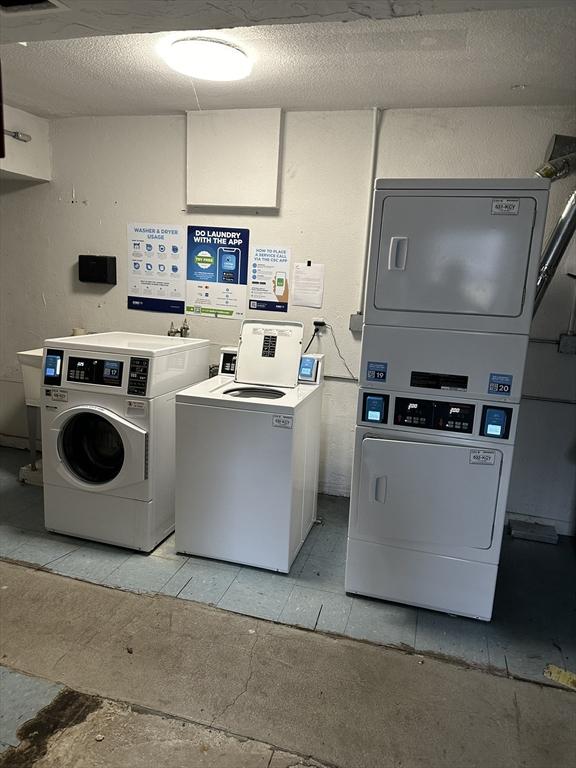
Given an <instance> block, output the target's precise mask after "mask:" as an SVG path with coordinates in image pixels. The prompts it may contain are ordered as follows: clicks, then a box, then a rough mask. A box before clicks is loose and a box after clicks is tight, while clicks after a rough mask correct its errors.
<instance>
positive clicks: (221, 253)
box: [186, 227, 250, 320]
mask: <svg viewBox="0 0 576 768" xmlns="http://www.w3.org/2000/svg"><path fill="white" fill-rule="evenodd" d="M249 236H250V231H249V230H248V229H237V228H234V227H188V249H187V252H188V255H187V259H188V260H187V267H186V312H188V313H189V314H192V315H204V316H209V317H224V318H228V319H233V320H238V319H241V318H243V317H244V315H245V312H246V284H247V280H248V245H249Z"/></svg>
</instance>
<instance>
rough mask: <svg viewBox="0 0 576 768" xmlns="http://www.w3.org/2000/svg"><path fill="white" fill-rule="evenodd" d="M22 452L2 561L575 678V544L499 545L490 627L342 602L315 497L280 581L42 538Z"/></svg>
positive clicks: (170, 552)
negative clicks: (23, 477) (23, 478)
mask: <svg viewBox="0 0 576 768" xmlns="http://www.w3.org/2000/svg"><path fill="white" fill-rule="evenodd" d="M25 462H26V454H25V453H24V452H22V451H16V450H12V449H6V448H0V556H4V557H8V558H10V559H14V560H22V561H25V562H30V563H35V564H38V565H43V566H45V567H47V568H49V569H50V570H52V571H54V572H56V573H60V574H64V575H67V576H73V577H75V578H79V579H83V580H86V581H92V582H96V583H100V584H106V585H110V586H114V587H120V588H123V589H128V590H131V591H134V592H149V593H160V594H165V595H171V596H173V597H179V598H181V599H184V600H196V601H199V602H203V603H210V604H213V605H217V606H218V607H220V608H224V609H226V610H229V611H234V612H237V613H243V614H247V615H250V616H256V617H259V618H263V619H270V620H273V621H279V622H282V623H286V624H293V625H297V626H300V627H305V628H308V629H316V630H319V631H322V632H334V633H339V634H345V635H349V636H350V637H354V638H358V639H362V640H369V641H372V642H375V643H382V644H387V645H388V644H390V645H401V646H404V647H406V648H408V649H415V650H416V651H422V652H424V651H425V652H432V653H436V654H442V655H445V656H449V657H455V658H458V659H463V660H465V661H467V662H469V663H472V664H480V665H488V666H491V667H493V668H495V669H498V670H503V671H508V672H509V673H510V674H513V675H516V676H519V677H525V678H530V679H536V680H544V678H543V674H542V673H543V670H544V667H545V666H546V664H549V663H552V664H556V665H558V666H560V667H565V668H568V669H575V668H576V595H575V592H574V584H575V583H576V561H575V557H574V546H573V540H570V539H562V540H561V542H560V544H559V545H557V546H553V545H545V544H535V543H531V542H526V541H518V540H513V539H511V538H509V537H508V536H506V537H505V541H504V547H503V554H502V562H501V567H500V575H499V579H498V587H497V592H496V603H495V609H494V617H493V620H492V622H490V623H489V624H486V623H484V622H478V621H474V620H471V619H464V618H460V617H455V616H448V615H445V614H440V613H434V612H432V611H427V610H423V609H417V608H411V607H408V606H402V605H396V604H394V603H385V602H381V601H377V600H370V599H363V598H359V597H351V596H349V595H346V593H345V591H344V567H345V557H346V527H347V517H348V505H347V500H346V499H342V498H338V497H333V496H320V499H319V507H318V514H319V517H320V518H321V520H322V524H321V525H316V526H315V527H314V528H313V529H312V531H311V532H310V535H309V536H308V539H307V540H306V542H305V544H304V546H303V548H302V550H301V552H300V554H299V555H298V557H297V558H296V561H295V562H294V565H293V566H292V569H291V571H290V574H288V575H287V576H285V575H280V574H276V573H270V572H267V571H260V570H257V569H254V568H247V567H241V566H237V565H232V564H229V563H222V562H217V561H213V560H204V559H202V558H196V557H187V556H184V555H179V554H178V553H177V552H175V550H174V541H173V539H174V537H173V536H172V537H170V538H169V539H167V540H166V541H165V542H163V543H162V544H161V545H160V546H159V547H158V548H157V549H156V550H155V551H154V552H153V553H152V554H151V555H143V554H135V553H133V552H130V551H128V550H123V549H118V548H115V547H109V546H106V545H100V544H94V543H89V542H85V541H81V540H78V539H73V538H69V537H66V536H56V535H54V534H49V533H47V532H45V531H44V529H43V518H42V492H41V490H40V489H38V488H33V487H29V486H23V485H20V484H19V483H18V481H17V476H18V468H19V466H21V465H22V464H24V463H25Z"/></svg>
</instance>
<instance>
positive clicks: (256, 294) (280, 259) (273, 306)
mask: <svg viewBox="0 0 576 768" xmlns="http://www.w3.org/2000/svg"><path fill="white" fill-rule="evenodd" d="M289 273H290V250H289V249H288V248H279V247H263V246H259V247H256V248H254V252H253V254H252V259H251V260H250V298H249V307H250V309H259V310H264V311H265V312H287V311H288V298H289V285H288V275H289Z"/></svg>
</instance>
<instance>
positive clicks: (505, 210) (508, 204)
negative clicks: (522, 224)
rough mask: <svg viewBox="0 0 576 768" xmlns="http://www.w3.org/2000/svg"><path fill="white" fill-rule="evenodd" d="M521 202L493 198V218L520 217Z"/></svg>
mask: <svg viewBox="0 0 576 768" xmlns="http://www.w3.org/2000/svg"><path fill="white" fill-rule="evenodd" d="M519 210H520V200H509V199H508V198H505V197H495V198H492V216H518V211H519Z"/></svg>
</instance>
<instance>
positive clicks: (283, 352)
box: [234, 320, 304, 387]
mask: <svg viewBox="0 0 576 768" xmlns="http://www.w3.org/2000/svg"><path fill="white" fill-rule="evenodd" d="M303 335H304V326H303V324H302V323H294V322H288V321H279V320H275V321H266V320H244V321H243V323H242V330H241V332H240V343H239V346H238V358H237V360H236V375H235V377H234V381H236V382H237V383H239V384H260V385H263V386H271V387H295V386H296V385H297V384H298V368H299V367H300V355H301V353H302V336H303Z"/></svg>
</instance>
